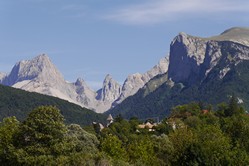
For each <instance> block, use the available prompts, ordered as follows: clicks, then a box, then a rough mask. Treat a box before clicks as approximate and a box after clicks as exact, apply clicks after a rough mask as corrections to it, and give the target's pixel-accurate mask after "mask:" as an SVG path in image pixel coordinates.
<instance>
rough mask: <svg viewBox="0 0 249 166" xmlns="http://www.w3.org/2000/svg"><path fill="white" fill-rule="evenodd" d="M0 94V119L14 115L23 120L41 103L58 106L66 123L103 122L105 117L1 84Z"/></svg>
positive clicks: (57, 100) (49, 97) (70, 104)
mask: <svg viewBox="0 0 249 166" xmlns="http://www.w3.org/2000/svg"><path fill="white" fill-rule="evenodd" d="M0 94H1V97H0V121H1V120H2V119H3V118H5V117H8V116H16V117H17V119H19V120H24V119H25V118H26V117H27V114H28V113H29V112H30V111H31V110H33V109H34V108H36V107H38V106H41V105H52V106H56V107H57V108H59V109H60V110H61V113H62V114H63V116H64V117H65V120H66V123H68V124H70V123H77V124H80V125H90V124H91V123H92V122H94V121H98V122H105V119H106V117H105V116H103V115H102V114H97V113H95V112H93V111H91V110H88V109H86V108H82V107H80V106H78V105H75V104H73V103H69V102H67V101H65V100H61V99H58V98H55V97H51V96H46V95H41V94H38V93H34V92H27V91H23V90H20V89H15V88H12V87H7V86H3V85H0Z"/></svg>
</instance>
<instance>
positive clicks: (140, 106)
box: [107, 28, 249, 118]
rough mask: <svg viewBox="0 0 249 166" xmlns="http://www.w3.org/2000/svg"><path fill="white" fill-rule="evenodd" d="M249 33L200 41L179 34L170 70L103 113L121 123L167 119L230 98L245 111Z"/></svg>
mask: <svg viewBox="0 0 249 166" xmlns="http://www.w3.org/2000/svg"><path fill="white" fill-rule="evenodd" d="M248 41H249V29H248V28H232V29H229V30H227V31H225V32H223V33H222V34H221V35H220V36H215V37H211V38H200V37H194V36H190V35H187V34H185V33H180V34H179V35H178V36H176V37H175V38H174V40H173V41H172V43H171V46H170V56H169V69H168V72H167V74H163V75H159V76H156V77H155V78H153V79H152V80H151V81H149V82H148V83H147V84H146V85H145V86H144V87H143V88H142V89H140V90H139V91H138V93H136V94H135V95H134V96H131V97H128V98H127V99H126V100H124V101H123V102H122V103H121V104H119V105H117V106H116V107H115V108H113V109H112V110H110V111H108V112H107V113H108V114H109V113H112V114H113V116H115V115H118V114H121V115H123V116H124V117H125V118H130V117H133V116H137V117H140V118H148V117H151V116H165V115H167V114H169V111H170V108H171V107H173V106H176V105H179V104H186V103H189V102H192V101H198V102H199V101H201V102H207V103H211V104H217V103H221V102H224V101H228V100H229V97H231V96H232V95H233V94H234V95H236V96H237V97H238V98H239V101H240V102H241V103H243V105H244V106H245V107H246V108H249V84H248V82H249V46H248Z"/></svg>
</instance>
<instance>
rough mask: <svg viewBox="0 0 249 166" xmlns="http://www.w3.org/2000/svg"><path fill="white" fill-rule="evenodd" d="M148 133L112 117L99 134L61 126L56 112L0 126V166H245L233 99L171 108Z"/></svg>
mask: <svg viewBox="0 0 249 166" xmlns="http://www.w3.org/2000/svg"><path fill="white" fill-rule="evenodd" d="M147 123H150V124H152V125H151V126H153V127H152V128H149V127H146V126H145V127H139V126H142V125H141V124H142V122H141V121H140V120H139V119H137V118H131V119H130V120H125V119H123V118H122V117H121V116H117V117H116V118H115V119H114V122H113V123H112V124H110V125H109V127H106V128H104V129H102V130H101V131H100V130H99V128H93V127H92V126H88V127H84V129H83V128H82V127H81V126H79V125H77V124H70V125H66V124H65V123H64V118H63V116H62V115H61V113H60V111H59V110H58V109H57V108H56V107H51V106H45V107H44V106H43V107H38V108H36V109H34V110H33V111H32V112H31V113H29V115H28V117H27V118H26V119H25V120H24V121H22V122H19V121H18V120H17V119H16V118H15V117H8V118H4V119H3V121H2V122H1V123H0V163H1V165H90V166H91V165H98V166H102V165H103V166H108V165H117V166H122V165H134V166H142V165H149V166H154V165H155V166H157V165H160V166H161V165H248V164H249V140H248V138H249V116H248V115H247V113H246V111H245V110H244V109H243V108H242V107H240V106H239V105H238V104H237V100H236V98H235V97H232V98H231V100H230V102H229V103H228V104H226V103H222V104H220V105H218V106H217V110H215V111H213V110H212V107H211V106H210V105H204V104H202V103H190V104H186V105H180V106H177V107H174V108H172V111H171V115H170V116H168V117H167V118H165V119H164V120H162V121H161V122H160V123H155V122H153V120H152V119H150V120H148V121H147Z"/></svg>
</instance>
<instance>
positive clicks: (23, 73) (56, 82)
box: [0, 54, 168, 113]
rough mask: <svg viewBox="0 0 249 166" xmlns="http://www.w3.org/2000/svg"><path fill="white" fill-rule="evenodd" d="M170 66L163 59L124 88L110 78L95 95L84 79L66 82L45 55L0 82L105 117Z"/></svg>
mask: <svg viewBox="0 0 249 166" xmlns="http://www.w3.org/2000/svg"><path fill="white" fill-rule="evenodd" d="M167 62H168V61H167V59H166V58H164V59H162V60H161V61H160V63H159V64H158V65H156V66H155V67H154V68H153V69H151V70H150V71H148V72H147V73H145V74H141V77H136V75H134V77H131V76H129V77H128V78H127V80H126V82H125V83H124V85H123V87H122V86H121V85H119V84H118V83H117V82H116V81H115V80H114V79H112V78H111V76H110V75H109V74H108V75H107V76H106V78H105V80H104V82H103V87H102V88H101V89H100V90H98V91H97V92H95V91H93V90H92V89H91V88H90V87H89V86H88V85H87V84H86V82H85V81H84V80H83V79H81V78H78V79H77V80H76V82H75V83H69V82H67V81H66V80H65V79H64V78H63V76H62V74H61V73H60V72H59V71H58V70H57V68H56V67H55V66H54V65H53V63H52V62H51V60H50V59H49V57H48V56H47V55H45V54H42V55H39V56H37V57H35V58H34V59H32V60H25V61H20V62H18V63H17V64H16V65H15V66H14V67H13V69H12V71H11V72H10V73H9V74H8V75H5V74H0V82H1V84H4V85H8V86H12V87H15V88H20V89H23V90H26V91H30V92H37V93H41V94H46V95H50V96H54V97H58V98H61V99H65V100H67V101H70V102H72V103H75V104H78V105H80V106H82V107H86V108H89V109H92V110H94V111H96V112H99V113H102V112H105V111H107V110H108V109H110V108H111V107H112V105H114V104H113V103H114V102H115V101H116V103H120V102H121V101H122V100H123V99H125V98H126V97H128V96H130V95H133V94H135V93H136V92H137V91H138V90H139V88H142V87H143V86H144V84H145V83H146V82H148V81H149V80H150V79H151V78H152V77H154V76H155V75H157V74H162V73H165V72H166V71H167V68H168V63H167ZM137 75H139V74H137ZM115 105H116V104H115Z"/></svg>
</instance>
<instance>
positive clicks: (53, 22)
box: [0, 0, 249, 89]
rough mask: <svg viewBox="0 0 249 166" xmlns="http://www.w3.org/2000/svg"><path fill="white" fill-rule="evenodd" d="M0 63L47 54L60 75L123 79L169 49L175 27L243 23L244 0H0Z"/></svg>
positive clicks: (0, 66) (246, 23)
mask: <svg viewBox="0 0 249 166" xmlns="http://www.w3.org/2000/svg"><path fill="white" fill-rule="evenodd" d="M0 25H1V26H0V56H1V61H0V71H2V72H9V71H10V70H11V68H12V66H13V65H14V64H15V63H16V62H18V61H20V60H23V59H31V58H33V57H35V56H37V55H39V54H41V53H46V54H48V55H49V57H50V58H51V60H52V61H53V63H54V64H55V65H56V66H57V68H58V69H59V70H60V71H61V72H62V74H63V75H64V77H65V79H66V80H69V81H71V82H73V81H75V80H76V79H77V78H78V77H82V78H83V79H84V80H86V81H87V82H88V83H89V85H90V86H91V87H92V88H94V89H96V88H98V87H100V86H101V82H102V81H103V79H104V77H105V75H106V74H111V75H112V77H113V78H114V79H116V80H117V81H119V82H123V81H124V79H125V78H126V77H127V75H128V74H132V73H136V72H140V73H143V72H145V71H147V70H148V69H150V68H151V67H153V66H154V65H155V64H157V62H158V61H159V59H160V58H162V57H164V56H166V55H167V54H168V53H169V47H170V42H171V41H172V39H173V38H174V37H175V36H176V35H177V34H178V33H179V32H186V33H188V34H191V35H195V36H202V37H208V36H214V35H218V34H220V33H221V32H223V31H224V30H226V29H228V28H231V27H234V26H242V27H249V1H247V0H237V1H234V0H0Z"/></svg>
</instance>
